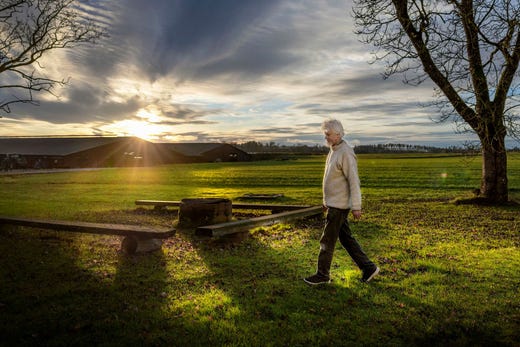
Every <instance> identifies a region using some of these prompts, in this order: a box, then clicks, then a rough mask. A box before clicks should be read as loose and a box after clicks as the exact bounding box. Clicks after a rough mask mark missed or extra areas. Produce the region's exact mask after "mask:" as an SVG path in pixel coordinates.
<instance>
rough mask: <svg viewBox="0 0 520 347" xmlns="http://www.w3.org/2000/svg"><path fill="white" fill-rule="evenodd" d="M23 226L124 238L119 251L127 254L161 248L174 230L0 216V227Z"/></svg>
mask: <svg viewBox="0 0 520 347" xmlns="http://www.w3.org/2000/svg"><path fill="white" fill-rule="evenodd" d="M2 224H7V225H15V226H25V227H30V228H41V229H50V230H58V231H71V232H77V233H89V234H103V235H118V236H124V239H123V241H122V243H121V249H122V250H123V251H124V252H126V253H128V254H133V253H141V252H149V251H153V250H156V249H159V248H160V247H161V244H162V242H161V240H160V239H165V238H168V237H170V236H172V235H174V234H175V232H176V231H175V229H159V228H148V227H142V226H136V225H126V224H106V223H88V222H72V221H59V220H43V219H29V218H17V217H8V216H0V225H2Z"/></svg>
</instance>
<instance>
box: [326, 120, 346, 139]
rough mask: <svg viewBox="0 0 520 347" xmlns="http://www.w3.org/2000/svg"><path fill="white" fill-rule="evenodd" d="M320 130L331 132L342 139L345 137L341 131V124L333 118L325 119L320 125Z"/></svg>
mask: <svg viewBox="0 0 520 347" xmlns="http://www.w3.org/2000/svg"><path fill="white" fill-rule="evenodd" d="M321 130H323V131H333V132H335V133H336V134H338V135H340V136H341V137H343V135H345V131H344V130H343V125H341V122H340V121H339V120H337V119H334V118H327V119H325V120H324V121H323V123H321Z"/></svg>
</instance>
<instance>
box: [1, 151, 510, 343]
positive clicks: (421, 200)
mask: <svg viewBox="0 0 520 347" xmlns="http://www.w3.org/2000/svg"><path fill="white" fill-rule="evenodd" d="M324 159H325V158H324V157H323V156H317V157H305V158H299V159H298V158H297V159H294V160H289V161H268V162H249V163H212V164H185V165H177V166H164V167H156V168H136V169H132V168H120V169H105V170H99V171H88V172H67V173H53V174H35V175H5V176H0V187H1V194H0V214H2V215H11V216H21V217H33V218H52V219H70V220H80V221H96V222H117V223H128V224H142V225H152V226H172V225H174V224H175V221H176V217H177V215H176V212H175V211H169V212H162V213H159V212H154V211H152V210H147V209H143V208H137V207H136V206H135V204H134V201H135V200H137V199H158V200H180V199H183V198H190V197H226V198H230V199H232V200H234V201H241V200H240V196H242V195H243V194H245V193H283V194H284V197H283V198H282V199H279V200H276V201H274V202H276V203H281V204H284V203H288V204H320V203H321V175H322V169H323V164H324ZM480 169H481V162H480V158H479V157H471V158H468V157H464V156H426V155H425V156H411V155H401V156H399V155H382V156H374V155H365V156H364V155H360V156H359V171H360V176H361V181H362V191H363V196H364V216H363V219H362V220H361V221H359V222H355V223H353V224H352V226H353V230H354V233H355V235H356V237H357V239H358V241H359V242H360V243H361V244H362V246H363V247H364V249H365V251H366V252H367V253H368V254H369V256H370V257H371V258H372V259H373V260H374V261H375V262H377V263H378V265H379V266H380V267H381V274H380V276H378V277H377V278H376V279H375V280H374V281H373V282H371V283H370V284H368V285H367V284H363V283H361V282H359V277H360V273H359V271H358V270H357V269H356V267H355V265H354V264H353V262H352V261H351V260H350V258H349V257H348V255H347V253H346V252H345V251H344V250H343V249H341V247H340V245H339V243H338V246H337V249H336V254H335V258H334V262H333V267H332V277H333V282H332V283H331V284H330V285H326V286H323V287H319V288H314V287H309V286H307V285H306V284H305V283H304V282H303V281H302V280H301V279H302V278H303V277H305V276H307V275H309V274H311V273H313V271H314V270H315V265H316V256H317V252H318V248H319V245H318V240H319V237H320V235H321V229H322V226H323V221H322V220H321V219H310V220H302V221H298V222H296V223H293V224H279V225H275V226H272V227H262V228H257V229H254V230H253V231H251V233H250V237H249V238H247V239H245V240H242V241H241V242H230V241H223V240H208V239H200V238H197V237H195V236H194V235H193V232H190V231H186V230H185V231H180V232H179V233H177V235H175V236H174V237H172V238H170V239H168V240H166V241H165V243H164V245H163V250H162V251H161V252H155V253H153V254H147V255H136V256H126V255H124V254H122V253H121V252H120V250H119V248H120V239H119V237H115V236H114V237H112V236H94V235H82V234H67V233H65V232H52V231H44V230H35V229H29V228H12V227H8V226H6V227H3V228H2V230H1V232H0V259H1V265H2V266H1V267H0V336H1V338H0V346H35V345H36V346H98V345H100V346H303V345H339V346H518V345H519V344H520V333H519V327H520V300H519V298H518V288H519V286H520V275H519V274H518V268H519V267H520V254H519V252H518V247H519V245H520V207H519V206H518V205H514V204H511V205H508V206H500V207H493V206H482V205H467V204H458V203H456V202H457V201H458V200H461V199H467V198H471V197H472V190H473V189H474V188H477V187H478V186H479V184H480ZM509 186H510V190H511V192H510V196H511V198H512V199H513V200H515V201H520V155H519V154H511V155H510V156H509ZM246 213H247V211H246Z"/></svg>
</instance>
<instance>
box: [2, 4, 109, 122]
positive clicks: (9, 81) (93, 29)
mask: <svg viewBox="0 0 520 347" xmlns="http://www.w3.org/2000/svg"><path fill="white" fill-rule="evenodd" d="M78 6H79V4H78V3H77V2H76V1H74V0H0V76H1V80H0V91H3V92H2V94H1V95H2V96H1V98H2V99H0V110H2V111H4V112H7V113H9V112H10V111H11V109H10V105H12V104H14V103H32V104H37V101H36V100H35V99H34V97H33V93H35V92H41V91H43V92H47V93H51V94H54V92H53V88H54V87H55V86H56V85H64V84H66V83H67V81H66V80H56V79H52V78H48V77H47V76H45V75H43V74H42V73H41V71H42V66H41V65H40V64H39V60H40V58H42V57H43V56H44V55H46V54H47V53H48V52H49V51H52V50H55V49H60V48H73V47H76V46H77V45H79V44H84V43H95V42H96V41H97V40H98V39H99V38H101V37H102V36H103V35H104V31H103V30H102V29H101V28H100V27H98V26H97V25H96V23H95V22H94V21H93V20H91V19H89V18H88V16H87V15H85V14H84V13H82V11H80V10H79V7H78Z"/></svg>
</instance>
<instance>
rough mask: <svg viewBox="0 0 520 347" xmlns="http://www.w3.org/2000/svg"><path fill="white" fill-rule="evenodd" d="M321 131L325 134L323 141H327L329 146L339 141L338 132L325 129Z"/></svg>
mask: <svg viewBox="0 0 520 347" xmlns="http://www.w3.org/2000/svg"><path fill="white" fill-rule="evenodd" d="M323 133H324V134H325V141H327V144H328V145H329V146H334V145H337V144H338V143H340V142H341V135H340V134H338V133H336V132H334V131H332V130H325V131H324V132H323Z"/></svg>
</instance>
